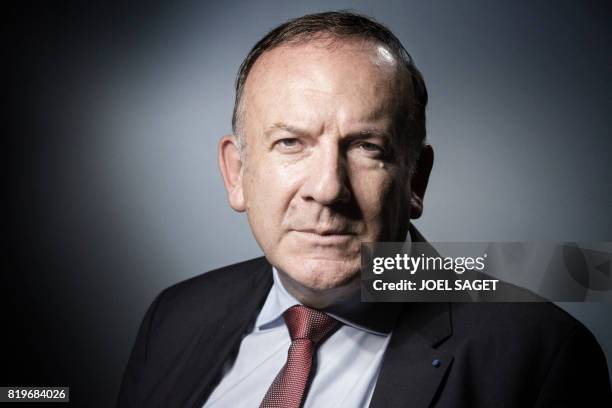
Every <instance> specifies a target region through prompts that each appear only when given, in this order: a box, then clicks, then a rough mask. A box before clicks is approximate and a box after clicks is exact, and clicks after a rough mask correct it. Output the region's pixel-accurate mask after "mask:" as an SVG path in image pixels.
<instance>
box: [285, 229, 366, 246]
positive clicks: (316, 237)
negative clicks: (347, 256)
mask: <svg viewBox="0 0 612 408" xmlns="http://www.w3.org/2000/svg"><path fill="white" fill-rule="evenodd" d="M293 232H294V233H295V236H297V237H298V239H299V240H300V241H303V242H305V243H307V244H312V245H315V246H319V247H321V246H327V247H339V246H344V245H346V244H348V243H349V242H351V241H352V240H353V238H355V234H352V233H349V232H347V231H346V230H332V229H324V230H316V229H302V230H294V231H293Z"/></svg>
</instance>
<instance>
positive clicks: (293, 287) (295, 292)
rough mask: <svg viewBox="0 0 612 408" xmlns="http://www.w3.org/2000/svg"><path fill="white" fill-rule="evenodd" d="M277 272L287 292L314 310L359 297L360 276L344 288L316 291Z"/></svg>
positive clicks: (279, 271) (281, 272)
mask: <svg viewBox="0 0 612 408" xmlns="http://www.w3.org/2000/svg"><path fill="white" fill-rule="evenodd" d="M277 270H278V277H279V279H280V281H281V283H282V285H283V287H284V288H285V289H286V290H287V292H289V293H290V294H291V295H292V296H293V297H294V298H296V299H297V300H298V301H299V302H300V303H302V304H303V305H305V306H308V307H312V308H313V309H326V308H330V307H333V306H336V305H339V304H342V303H345V302H347V301H348V300H349V299H352V298H358V297H359V293H360V291H359V276H357V275H356V276H355V278H354V279H352V280H351V281H350V282H348V283H346V284H344V285H342V286H338V287H334V288H330V289H322V290H315V289H312V288H309V287H307V286H304V285H302V284H301V283H299V282H298V281H296V280H295V279H293V278H291V277H290V276H289V275H287V274H286V273H285V272H283V271H282V270H280V269H277Z"/></svg>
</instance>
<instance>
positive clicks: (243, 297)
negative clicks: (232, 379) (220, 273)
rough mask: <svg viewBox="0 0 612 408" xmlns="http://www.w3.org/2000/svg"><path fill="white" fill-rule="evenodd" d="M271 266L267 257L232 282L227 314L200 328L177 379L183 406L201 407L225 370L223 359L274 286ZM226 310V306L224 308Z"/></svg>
mask: <svg viewBox="0 0 612 408" xmlns="http://www.w3.org/2000/svg"><path fill="white" fill-rule="evenodd" d="M271 271H272V269H271V266H270V264H268V262H267V261H265V259H262V262H261V264H259V265H257V266H256V267H255V268H253V270H252V271H248V272H249V273H248V274H245V276H246V277H247V278H245V279H244V280H243V281H241V282H240V284H239V285H235V286H232V292H231V293H232V295H230V296H228V301H227V302H226V303H225V304H224V305H220V307H222V308H224V310H225V315H224V316H223V317H221V318H220V319H217V320H215V321H213V322H211V323H209V324H206V325H204V326H203V327H202V328H201V331H200V333H199V337H198V339H197V341H196V342H195V344H194V346H193V347H191V348H190V351H189V353H190V358H189V360H188V361H189V362H188V364H186V366H185V367H184V369H183V371H182V373H181V374H180V376H179V378H178V381H177V382H176V387H177V390H176V391H177V392H176V395H185V396H186V398H185V400H184V401H183V402H181V403H180V406H183V407H201V406H202V405H203V404H204V402H205V400H206V399H207V398H208V396H209V395H210V393H211V392H212V390H213V388H214V387H215V386H216V384H217V382H218V380H219V379H220V377H221V375H222V374H223V373H222V371H223V365H224V363H225V362H226V361H227V360H228V359H229V358H230V357H231V356H232V354H234V353H235V352H237V350H238V347H239V346H240V342H241V341H242V337H243V335H244V334H245V333H246V332H247V331H248V330H249V328H250V327H251V325H252V324H253V322H254V321H255V318H256V317H257V313H258V312H259V309H260V307H261V305H262V304H263V302H264V301H265V299H266V296H267V294H268V292H269V290H270V287H271V286H272V272H271ZM222 310H223V309H222Z"/></svg>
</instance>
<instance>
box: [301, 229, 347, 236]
mask: <svg viewBox="0 0 612 408" xmlns="http://www.w3.org/2000/svg"><path fill="white" fill-rule="evenodd" d="M295 231H297V232H303V233H308V234H316V235H321V236H327V235H353V233H352V232H350V231H347V230H346V229H341V228H333V229H329V228H325V229H319V228H305V229H297V230H295Z"/></svg>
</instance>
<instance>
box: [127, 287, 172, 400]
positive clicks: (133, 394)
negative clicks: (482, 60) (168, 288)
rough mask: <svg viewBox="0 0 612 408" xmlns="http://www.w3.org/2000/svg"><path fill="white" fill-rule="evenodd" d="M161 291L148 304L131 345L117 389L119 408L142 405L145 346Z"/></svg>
mask: <svg viewBox="0 0 612 408" xmlns="http://www.w3.org/2000/svg"><path fill="white" fill-rule="evenodd" d="M163 293H164V292H162V293H161V294H159V295H158V296H157V297H156V298H155V300H154V301H153V303H152V304H151V306H149V309H148V310H147V312H146V314H145V316H144V318H143V319H142V322H141V324H140V328H139V329H138V334H137V335H136V341H135V343H134V346H133V347H132V352H131V354H130V358H129V360H128V363H127V366H126V368H125V372H124V374H123V381H122V383H121V387H120V389H119V397H118V400H117V407H119V408H124V407H130V408H132V407H134V408H135V407H144V398H143V395H142V393H141V392H140V386H139V385H140V381H141V378H142V376H143V373H144V370H145V365H146V362H147V348H148V344H149V335H150V330H151V325H152V322H153V321H154V318H155V314H156V312H157V308H158V306H159V303H160V299H161V298H162V295H163Z"/></svg>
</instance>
